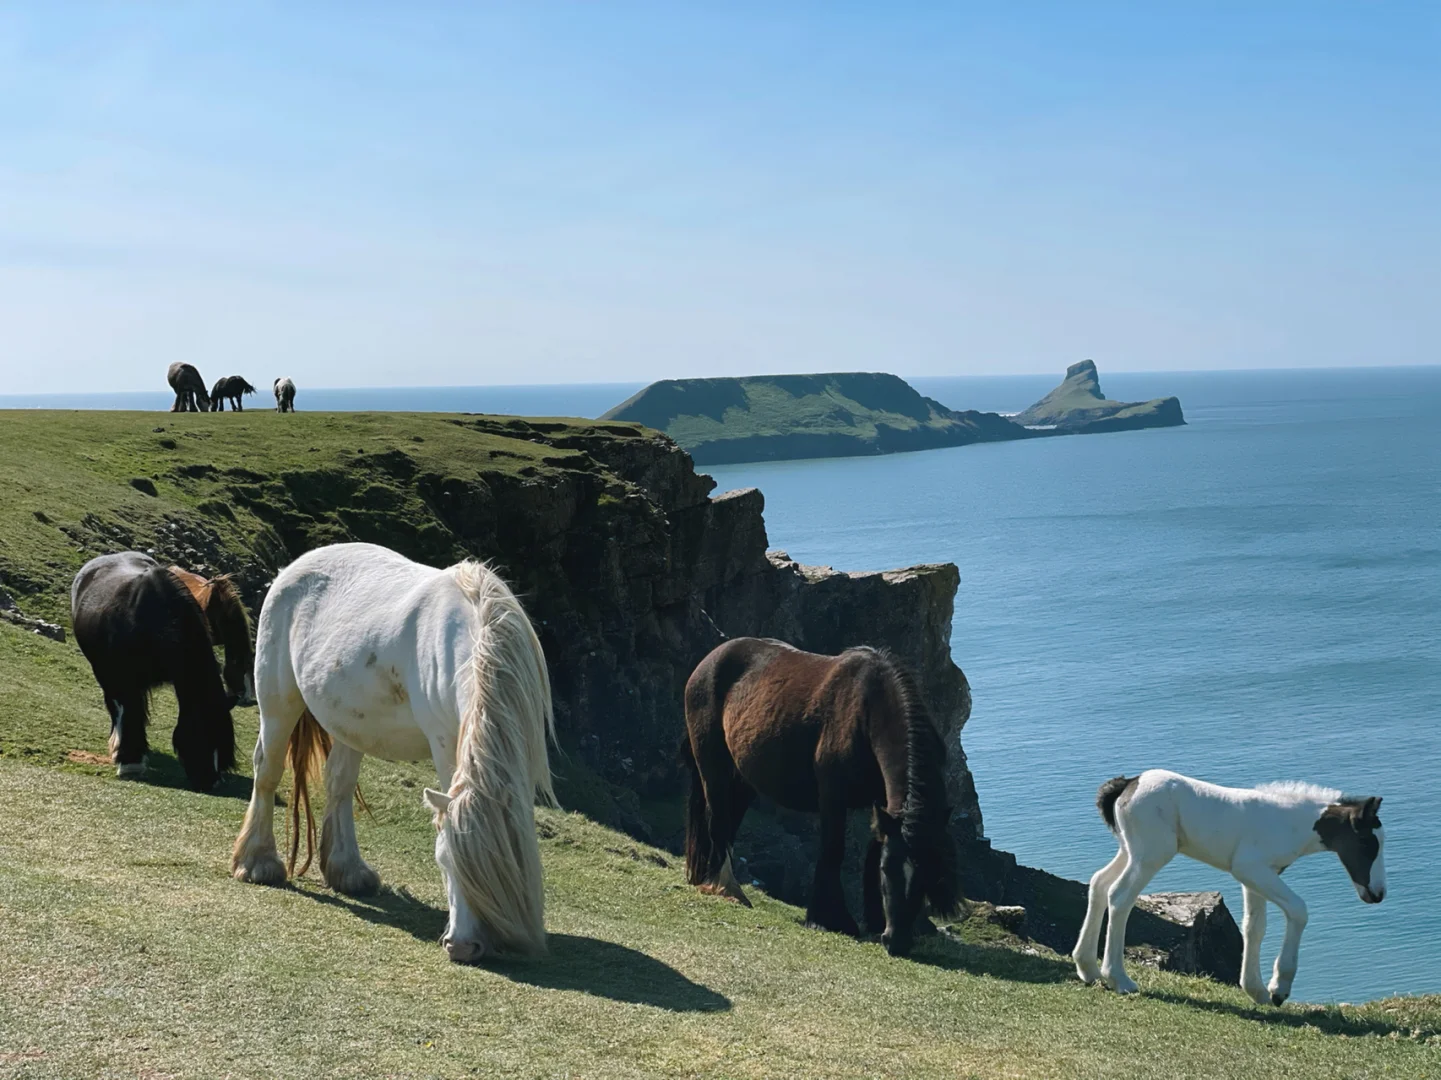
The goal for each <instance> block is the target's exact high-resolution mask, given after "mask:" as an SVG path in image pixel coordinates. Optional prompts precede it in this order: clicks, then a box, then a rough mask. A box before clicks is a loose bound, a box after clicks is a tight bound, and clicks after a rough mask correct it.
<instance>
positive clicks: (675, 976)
mask: <svg viewBox="0 0 1441 1080" xmlns="http://www.w3.org/2000/svg"><path fill="white" fill-rule="evenodd" d="M549 944H550V951H549V952H548V953H547V954H546V955H545V956H542V957H537V958H536V959H534V960H505V961H498V962H496V963H493V964H487V965H486V967H487V968H488V969H489V970H491V971H494V972H495V973H496V974H497V975H504V976H505V977H506V978H507V979H510V980H512V981H513V982H519V983H525V984H527V985H529V986H541V987H545V988H546V989H549V990H579V991H581V992H582V993H586V994H593V995H595V996H596V997H603V998H609V999H610V1000H611V1001H624V1002H627V1003H629V1004H632V1005H653V1006H655V1007H656V1008H658V1009H668V1010H669V1011H671V1012H725V1011H726V1010H728V1009H729V1008H730V1007H731V1003H730V999H729V998H727V997H725V995H723V994H717V993H716V992H715V991H714V990H712V989H710V988H709V987H707V986H702V985H701V984H700V983H698V982H692V981H691V980H690V979H687V978H686V977H685V976H684V975H682V974H681V973H680V972H679V971H677V970H676V969H675V968H673V967H671V966H670V965H669V964H666V963H662V962H661V961H660V960H657V959H656V958H655V957H653V956H647V955H646V954H645V953H643V952H639V951H637V950H635V949H630V948H627V947H626V946H624V945H617V944H616V943H615V942H613V941H602V940H601V939H600V938H591V937H579V936H577V935H575V934H551V935H550V939H549Z"/></svg>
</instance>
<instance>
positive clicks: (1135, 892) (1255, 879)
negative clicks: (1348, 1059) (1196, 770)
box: [1071, 769, 1386, 1005]
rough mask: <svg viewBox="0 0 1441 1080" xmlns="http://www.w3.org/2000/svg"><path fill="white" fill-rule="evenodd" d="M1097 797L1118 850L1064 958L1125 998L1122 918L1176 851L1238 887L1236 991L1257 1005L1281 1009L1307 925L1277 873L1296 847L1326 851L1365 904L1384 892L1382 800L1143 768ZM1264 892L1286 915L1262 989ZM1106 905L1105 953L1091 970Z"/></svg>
mask: <svg viewBox="0 0 1441 1080" xmlns="http://www.w3.org/2000/svg"><path fill="white" fill-rule="evenodd" d="M1096 805H1097V807H1098V808H1099V809H1100V811H1101V816H1102V817H1103V818H1105V821H1106V824H1107V825H1108V826H1110V828H1111V831H1112V832H1114V833H1115V834H1116V835H1117V837H1118V838H1119V839H1120V841H1121V850H1120V851H1119V852H1117V853H1116V857H1115V858H1114V859H1112V860H1111V861H1110V862H1109V863H1108V864H1107V865H1106V866H1104V867H1102V868H1101V869H1100V870H1097V871H1096V874H1095V876H1094V877H1092V878H1091V895H1090V904H1089V906H1088V907H1087V909H1086V921H1085V922H1084V923H1083V924H1082V925H1081V936H1080V939H1079V940H1078V941H1077V942H1076V949H1075V951H1074V952H1073V953H1072V954H1071V958H1072V959H1073V960H1075V962H1076V972H1077V974H1079V975H1080V977H1081V980H1082V981H1083V982H1086V983H1093V982H1096V981H1097V980H1101V981H1103V982H1105V983H1106V984H1107V985H1108V986H1111V987H1114V988H1115V989H1116V990H1119V991H1120V992H1121V993H1123V994H1130V993H1134V992H1135V990H1136V984H1135V983H1134V982H1132V981H1131V980H1130V979H1129V978H1128V977H1127V976H1126V967H1125V955H1124V950H1125V943H1126V920H1127V919H1128V918H1129V917H1130V915H1131V908H1132V907H1133V906H1134V905H1135V903H1136V898H1137V897H1138V896H1140V895H1141V890H1142V889H1144V888H1145V887H1146V883H1147V882H1149V881H1150V880H1151V878H1153V877H1154V876H1155V875H1156V872H1157V871H1158V870H1160V869H1161V867H1163V866H1165V865H1166V864H1167V863H1168V862H1170V861H1171V859H1172V858H1173V857H1175V855H1176V854H1177V852H1179V853H1180V854H1182V855H1189V856H1190V857H1191V858H1193V859H1198V860H1200V861H1201V862H1203V863H1206V864H1207V865H1209V866H1214V867H1216V869H1218V870H1225V871H1228V872H1229V873H1230V874H1231V875H1232V876H1233V877H1234V878H1235V879H1236V880H1237V881H1239V882H1240V883H1241V885H1242V886H1243V888H1244V896H1245V914H1244V917H1243V919H1242V929H1243V933H1244V937H1245V947H1244V952H1243V954H1242V958H1241V988H1242V989H1243V990H1245V991H1246V993H1247V994H1249V995H1250V996H1251V999H1252V1000H1253V1001H1255V1002H1256V1003H1257V1004H1259V1005H1264V1004H1266V1003H1267V1002H1270V1003H1271V1004H1272V1005H1280V1004H1281V1003H1282V1002H1283V1001H1285V1000H1286V998H1288V997H1289V996H1290V995H1291V983H1292V980H1294V979H1295V977H1296V959H1297V952H1298V951H1299V949H1300V946H1301V931H1302V930H1304V929H1305V927H1306V903H1305V901H1304V900H1302V899H1301V898H1300V897H1299V896H1297V895H1296V894H1295V893H1294V892H1292V891H1291V889H1290V887H1289V886H1287V885H1286V883H1285V882H1283V881H1282V880H1281V871H1283V870H1285V869H1286V867H1288V866H1290V865H1291V864H1292V863H1293V862H1295V861H1296V860H1297V859H1299V858H1301V857H1302V856H1303V855H1314V854H1315V853H1316V852H1319V851H1334V852H1335V853H1336V854H1337V855H1339V856H1340V857H1341V863H1342V865H1343V866H1345V867H1346V872H1347V873H1348V874H1350V875H1351V882H1352V884H1353V885H1355V887H1356V893H1357V895H1358V896H1360V897H1361V899H1362V900H1364V901H1365V902H1366V903H1368V904H1379V903H1380V902H1381V901H1382V900H1384V899H1385V897H1386V863H1385V859H1384V857H1383V854H1382V850H1383V848H1384V847H1385V844H1386V838H1385V835H1384V833H1383V830H1382V828H1381V819H1380V818H1378V817H1377V816H1376V813H1377V810H1378V809H1379V808H1380V806H1381V800H1380V798H1379V797H1375V796H1373V797H1370V798H1360V799H1357V798H1346V797H1344V796H1343V795H1342V794H1341V793H1340V792H1339V791H1333V790H1331V789H1330V788H1323V787H1317V786H1316V785H1314V784H1299V783H1280V784H1263V785H1261V786H1260V787H1257V788H1228V787H1220V786H1219V785H1216V784H1208V783H1206V782H1205V781H1204V780H1192V779H1191V778H1190V777H1188V776H1181V775H1179V774H1177V773H1173V772H1166V771H1165V770H1163V769H1150V770H1148V771H1146V772H1143V773H1142V774H1141V775H1140V776H1137V777H1133V778H1129V779H1128V778H1127V777H1124V776H1118V777H1116V778H1115V779H1114V780H1108V781H1106V783H1104V784H1102V785H1101V790H1100V793H1099V794H1098V795H1097V797H1096ZM1268 900H1269V901H1270V902H1271V903H1273V904H1275V905H1276V906H1277V907H1278V908H1280V909H1281V910H1282V912H1284V913H1285V915H1286V937H1285V939H1284V941H1283V942H1282V944H1281V952H1280V954H1279V955H1278V956H1277V957H1276V969H1275V972H1274V973H1273V975H1272V977H1271V984H1270V986H1266V985H1264V984H1263V983H1262V982H1261V957H1260V950H1261V938H1262V937H1263V936H1264V935H1265V933H1266V901H1268ZM1106 912H1109V917H1110V925H1109V927H1108V929H1107V931H1106V952H1105V956H1104V958H1103V959H1102V961H1101V963H1100V965H1099V966H1097V964H1096V946H1097V944H1098V943H1099V940H1100V937H1101V916H1102V914H1103V913H1106Z"/></svg>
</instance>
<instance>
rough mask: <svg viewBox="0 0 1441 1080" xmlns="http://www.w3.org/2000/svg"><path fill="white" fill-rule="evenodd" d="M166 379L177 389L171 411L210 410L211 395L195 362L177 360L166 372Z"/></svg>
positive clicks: (171, 387) (171, 386)
mask: <svg viewBox="0 0 1441 1080" xmlns="http://www.w3.org/2000/svg"><path fill="white" fill-rule="evenodd" d="M165 381H166V382H168V383H169V384H170V389H172V390H174V391H175V404H174V405H172V406H170V411H171V412H209V411H210V395H209V394H207V393H206V392H205V380H204V379H202V378H201V377H200V372H199V371H197V370H196V369H195V365H194V364H184V363H181V362H180V361H179V360H177V361H176V362H175V363H173V364H171V365H170V369H169V370H168V371H167V372H166V373H165Z"/></svg>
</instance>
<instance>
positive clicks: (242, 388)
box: [210, 375, 255, 412]
mask: <svg viewBox="0 0 1441 1080" xmlns="http://www.w3.org/2000/svg"><path fill="white" fill-rule="evenodd" d="M253 393H255V387H253V386H251V385H250V384H249V383H248V382H246V381H245V379H244V378H242V377H241V376H239V375H226V376H223V377H222V378H219V379H216V380H215V385H214V386H212V387H211V388H210V411H211V412H224V411H225V402H226V400H227V399H228V400H229V401H230V407H231V408H232V409H233V410H235V411H236V412H244V411H245V408H244V406H243V405H242V404H241V401H240V397H241V395H242V394H253Z"/></svg>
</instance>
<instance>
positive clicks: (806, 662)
mask: <svg viewBox="0 0 1441 1080" xmlns="http://www.w3.org/2000/svg"><path fill="white" fill-rule="evenodd" d="M685 720H686V731H687V739H686V741H685V743H684V744H683V745H682V747H681V753H682V756H683V757H684V758H685V759H686V761H687V763H688V764H689V766H690V770H691V795H690V808H689V812H688V813H687V815H686V877H687V879H688V880H689V881H690V883H691V884H692V885H698V886H700V887H701V889H702V891H705V892H713V893H719V894H720V895H723V896H727V897H730V898H731V899H733V900H736V901H738V902H740V903H742V904H746V905H747V906H749V904H750V902H749V901H748V900H747V899H746V897H745V893H744V892H742V891H741V887H740V885H739V883H737V882H736V880H735V876H734V874H733V872H732V870H731V845H732V844H733V843H734V842H735V837H736V831H737V830H738V829H739V828H740V823H741V818H743V817H744V816H745V812H746V809H747V807H749V805H750V802H751V799H752V798H754V796H755V795H756V794H760V795H764V796H765V797H767V798H769V799H771V800H772V801H774V802H776V803H778V804H780V805H781V806H784V807H787V808H789V809H791V810H800V811H808V812H810V813H819V814H820V818H821V849H820V857H819V858H818V859H817V860H816V873H815V884H814V886H813V889H812V893H811V901H810V906H809V907H808V908H807V910H806V924H807V925H809V926H814V927H818V928H820V929H825V930H836V931H839V932H841V933H846V934H852V935H855V934H858V933H859V928H858V927H857V926H856V921H855V920H854V919H853V918H851V914H850V912H849V911H847V910H846V902H845V897H844V895H843V894H842V892H841V860H842V857H843V856H844V854H845V839H846V811H847V810H853V809H864V808H866V807H870V808H872V825H873V828H872V836H871V844H870V849H869V851H868V852H867V854H866V862H865V877H864V880H863V890H862V891H863V895H864V900H865V921H866V929H867V930H868V931H869V932H871V933H876V932H878V931H881V940H882V941H883V942H884V943H885V946H886V949H887V951H888V952H890V953H891V954H892V955H893V956H902V955H904V954H905V953H906V952H908V951H909V950H910V946H911V938H912V934H913V929H914V924H915V920H916V916H917V915H918V914H919V913H920V909H921V904H922V902H923V901H924V900H929V901H930V903H931V906H932V907H933V908H934V909H935V910H936V911H937V912H941V913H947V912H950V911H953V910H954V909H955V907H956V904H957V902H958V885H957V881H956V852H955V844H954V841H953V840H952V838H951V835H950V831H949V829H950V816H951V812H950V808H949V806H948V805H947V803H946V784H945V758H946V748H945V744H944V742H942V740H941V736H940V733H939V732H938V731H937V730H936V726H935V724H934V723H933V722H932V721H931V718H930V716H929V714H928V713H927V712H926V708H925V705H924V703H923V702H922V700H921V694H920V690H919V689H918V688H917V686H916V682H915V678H914V676H913V675H912V674H911V673H910V671H909V670H907V668H906V667H905V666H904V665H903V664H901V663H900V661H898V660H897V659H896V658H895V657H893V656H892V655H890V654H889V653H888V652H885V651H883V650H878V649H870V648H856V649H847V650H846V651H845V652H843V653H841V654H840V655H839V656H818V655H817V654H815V653H808V652H801V651H800V650H799V649H796V648H792V647H791V646H789V645H787V644H785V643H783V642H780V641H768V640H763V639H760V638H736V639H734V640H732V641H728V642H726V643H725V644H724V645H721V646H719V647H718V648H716V649H715V650H714V651H713V652H712V653H711V654H710V655H709V656H707V657H706V658H705V659H704V660H702V661H701V662H700V665H699V666H698V667H697V668H696V669H695V672H694V673H693V674H692V675H691V677H690V681H689V682H687V683H686V689H685Z"/></svg>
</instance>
